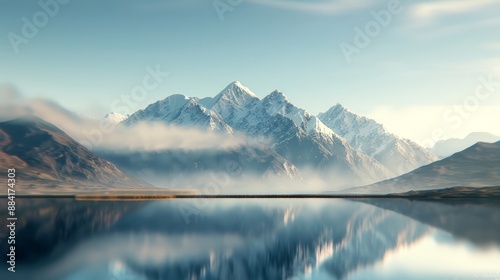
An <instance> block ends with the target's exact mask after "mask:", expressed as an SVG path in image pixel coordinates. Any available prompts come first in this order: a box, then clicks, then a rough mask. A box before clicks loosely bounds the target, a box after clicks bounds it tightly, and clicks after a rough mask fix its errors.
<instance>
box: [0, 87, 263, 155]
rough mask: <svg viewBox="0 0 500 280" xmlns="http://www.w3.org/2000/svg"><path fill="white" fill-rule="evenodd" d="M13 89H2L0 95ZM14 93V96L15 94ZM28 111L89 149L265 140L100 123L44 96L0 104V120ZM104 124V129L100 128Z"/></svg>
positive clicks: (226, 145) (203, 146)
mask: <svg viewBox="0 0 500 280" xmlns="http://www.w3.org/2000/svg"><path fill="white" fill-rule="evenodd" d="M12 94H15V92H12V91H11V90H9V91H7V90H2V92H0V98H2V100H3V99H4V97H5V96H12ZM16 96H18V95H16ZM27 114H32V115H35V116H38V117H40V118H42V119H44V120H46V121H48V122H50V123H52V124H54V125H55V126H57V127H58V128H60V129H61V130H63V131H64V132H65V133H66V134H68V135H69V136H71V137H72V138H73V139H75V140H76V141H78V142H80V143H82V144H84V145H85V146H87V147H89V148H92V149H106V150H113V151H124V150H126V151H159V150H169V149H175V150H179V149H180V150H208V149H214V150H222V149H233V148H237V147H240V146H242V145H257V144H262V143H263V142H265V139H262V140H260V139H259V140H256V139H248V138H246V137H244V136H243V135H227V134H219V133H216V132H208V131H204V130H201V129H196V128H184V127H178V126H172V125H166V124H164V123H139V124H136V125H133V126H130V127H129V126H125V125H121V124H115V125H114V126H113V125H112V129H109V127H110V125H109V124H105V125H103V120H100V119H87V118H83V117H80V116H78V115H76V114H74V113H73V112H70V111H68V110H66V109H64V108H63V107H61V106H59V105H58V104H56V103H54V102H51V101H49V100H46V99H30V100H23V99H22V98H19V96H18V98H17V99H16V100H15V101H13V102H9V103H8V104H1V105H0V121H4V120H8V119H12V118H16V117H20V116H23V115H27ZM103 127H105V129H103Z"/></svg>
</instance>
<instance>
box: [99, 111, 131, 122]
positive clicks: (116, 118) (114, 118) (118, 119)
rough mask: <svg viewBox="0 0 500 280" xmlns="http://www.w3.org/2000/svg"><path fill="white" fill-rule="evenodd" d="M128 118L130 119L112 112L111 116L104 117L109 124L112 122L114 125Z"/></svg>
mask: <svg viewBox="0 0 500 280" xmlns="http://www.w3.org/2000/svg"><path fill="white" fill-rule="evenodd" d="M127 118H128V115H127V116H124V115H122V114H120V113H115V112H111V113H109V114H106V116H104V120H106V121H108V122H112V123H119V122H122V121H124V120H126V119H127Z"/></svg>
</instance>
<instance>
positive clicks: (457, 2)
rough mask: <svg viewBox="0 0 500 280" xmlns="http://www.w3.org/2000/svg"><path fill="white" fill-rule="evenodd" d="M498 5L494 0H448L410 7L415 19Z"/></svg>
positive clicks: (429, 18)
mask: <svg viewBox="0 0 500 280" xmlns="http://www.w3.org/2000/svg"><path fill="white" fill-rule="evenodd" d="M495 4H496V5H498V1H496V0H475V1H470V0H448V1H434V2H423V3H417V4H415V5H414V6H413V8H412V12H411V14H412V16H413V17H414V18H417V19H425V20H434V19H436V18H438V17H442V16H447V15H455V14H463V13H471V12H475V11H477V10H481V9H485V8H488V7H489V6H491V5H495Z"/></svg>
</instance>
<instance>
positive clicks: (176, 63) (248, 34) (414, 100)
mask: <svg viewBox="0 0 500 280" xmlns="http://www.w3.org/2000/svg"><path fill="white" fill-rule="evenodd" d="M54 1H55V0H54ZM220 1H221V2H222V3H226V5H228V4H227V3H228V2H226V1H223V0H220ZM42 2H43V3H47V5H49V3H52V4H53V3H54V2H53V1H49V0H45V1H42ZM59 2H60V3H59ZM59 2H57V3H58V4H57V5H58V8H57V11H56V12H54V13H53V16H52V15H51V16H50V17H48V20H47V23H46V24H45V25H43V26H41V27H39V28H37V31H36V32H35V33H34V35H33V36H32V38H27V37H26V38H25V41H23V43H18V45H13V44H12V42H13V41H12V38H13V37H12V36H13V35H12V34H16V35H19V36H24V35H23V28H25V27H24V25H25V24H26V21H25V19H26V20H27V21H29V22H33V20H34V15H35V14H36V13H38V12H40V11H44V10H43V7H41V6H40V4H39V3H38V2H29V1H15V2H12V1H2V4H1V5H2V9H0V10H1V11H0V26H1V27H0V30H1V33H2V34H3V35H4V40H2V41H1V43H0V60H1V61H2V67H0V77H2V78H1V79H0V84H3V85H5V84H7V85H13V86H14V87H16V88H17V89H18V90H19V91H20V92H22V93H23V94H24V95H26V96H28V97H36V96H38V97H44V98H47V99H51V100H54V101H57V102H58V103H60V104H61V105H62V106H64V107H66V108H68V109H70V110H73V111H75V112H78V113H83V114H89V115H95V116H103V115H104V114H106V113H108V112H110V111H111V109H110V108H111V104H112V103H113V102H114V101H115V100H118V99H120V98H121V96H122V95H126V94H130V92H131V90H132V89H133V88H134V87H136V86H137V85H141V84H142V83H143V80H144V77H145V76H147V75H149V74H150V73H151V71H150V70H151V69H158V68H159V69H161V71H163V72H165V73H167V72H168V75H165V76H164V77H163V79H161V82H159V83H157V84H156V86H155V87H152V88H151V89H150V90H148V92H147V95H146V97H145V98H144V100H143V101H142V102H141V104H138V106H137V108H136V109H141V108H144V107H146V106H147V105H148V104H150V103H152V102H155V101H157V100H160V99H164V98H165V97H167V96H169V95H171V94H175V93H180V94H185V95H188V96H197V97H206V96H215V95H216V94H217V93H218V92H220V91H221V90H222V89H223V88H224V87H225V86H226V85H227V84H228V83H229V82H231V81H234V80H239V81H241V82H242V84H244V85H245V86H247V87H249V88H250V89H251V90H252V91H254V92H255V93H256V94H257V95H258V97H259V98H262V97H264V96H266V95H267V94H269V93H270V92H271V91H273V90H274V89H276V88H278V89H280V90H281V91H282V92H284V93H285V94H286V95H287V97H288V98H289V99H290V101H291V102H293V103H294V104H296V105H297V106H299V107H302V108H304V109H306V110H308V111H310V112H311V113H313V114H317V113H319V112H324V111H326V110H328V109H329V108H330V107H331V106H333V105H335V104H336V103H342V104H343V105H345V106H346V107H347V108H349V109H350V110H352V111H353V112H355V113H357V114H360V115H367V116H369V117H371V118H374V119H375V120H376V121H378V122H380V123H383V124H384V125H385V126H386V127H387V128H388V129H389V130H390V131H391V132H394V133H396V134H398V135H400V136H403V137H408V138H410V139H412V140H414V141H416V142H418V143H423V142H425V140H426V139H429V138H433V137H434V136H435V135H440V137H441V138H452V137H458V138H463V137H465V136H466V135H467V134H469V133H470V132H474V131H485V132H490V133H493V134H497V135H500V68H499V66H498V65H500V64H499V63H500V56H499V55H498V53H499V51H500V41H499V39H498V38H500V36H499V35H500V31H499V30H500V28H498V27H499V25H500V20H499V19H498V16H497V15H498V12H499V11H500V3H499V2H498V1H492V0H479V1H473V2H471V1H467V0H457V1H450V0H445V1H419V2H411V1H399V4H398V3H396V2H398V1H396V2H395V1H391V0H389V1H378V0H377V1H376V0H364V1H358V2H356V4H353V3H352V2H351V1H347V0H337V1H326V0H325V1H321V0H318V1H313V2H311V1H301V0H294V1H283V0H268V1H261V0H246V1H241V3H240V2H238V4H235V5H233V6H231V7H229V8H230V9H228V10H226V11H225V12H223V13H222V14H221V10H219V11H217V8H216V7H215V6H214V3H215V2H212V1H202V0H188V1H186V0H185V1H180V0H175V1H174V0H172V1H148V2H142V3H137V2H135V1H131V0H126V1H110V2H107V3H105V4H103V3H101V2H99V1H96V0H90V1H78V0H73V1H66V2H68V3H67V4H61V3H63V2H64V1H62V0H61V1H59ZM235 2H237V1H233V3H235ZM218 7H219V9H220V7H226V8H227V7H228V6H218ZM52 9H53V11H55V10H54V9H55V8H54V7H53V8H52ZM388 12H389V14H388ZM384 15H386V16H387V15H389V17H388V18H387V17H386V18H385V21H384V20H380V19H379V23H378V24H379V27H380V31H379V32H374V36H369V40H368V42H367V43H366V46H365V45H363V46H362V47H361V46H360V45H359V44H356V38H357V39H358V41H359V40H360V39H359V38H360V37H359V36H366V28H367V26H369V25H370V24H373V23H374V22H376V18H377V17H384ZM24 18H25V19H24ZM358 28H359V29H358ZM360 30H361V32H362V33H363V34H365V35H359V34H360ZM23 38H24V37H23ZM24 42H25V43H24ZM347 45H349V46H351V47H355V48H357V50H358V51H356V52H355V53H350V54H349V55H346V46H347ZM350 50H352V49H350ZM16 51H17V53H16ZM348 53H349V52H348ZM481 86H482V87H483V88H482V91H480V94H479V95H478V94H477V92H478V90H477V89H478V87H481Z"/></svg>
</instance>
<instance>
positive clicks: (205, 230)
mask: <svg viewBox="0 0 500 280" xmlns="http://www.w3.org/2000/svg"><path fill="white" fill-rule="evenodd" d="M0 202H1V203H2V205H7V202H6V200H5V199H4V200H0ZM16 203H17V206H18V207H17V209H18V210H17V211H18V212H17V216H18V219H19V220H18V221H17V227H16V246H17V247H16V273H10V272H8V271H7V265H5V261H3V262H2V263H3V265H2V267H3V268H2V271H1V272H0V279H41V280H44V279H55V280H87V279H93V280H100V279H111V280H122V279H123V280H124V279H127V280H132V279H140V280H147V279H190V280H194V279H231V280H234V279H236V280H245V279H250V280H254V279H500V211H499V210H500V203H499V202H498V201H491V200H471V201H464V200H453V201H447V202H436V201H410V200H404V199H359V200H343V199H224V200H220V199H219V200H216V199H199V200H196V199H192V200H187V199H186V200H169V201H148V202H146V201H77V200H72V199H22V198H18V199H17V201H16ZM0 215H3V216H1V217H0V218H1V220H0V223H2V225H4V223H5V221H6V217H5V216H4V215H5V213H3V212H2V214H0ZM2 228H5V226H2ZM2 234H3V237H5V230H4V229H2ZM5 241H6V240H5V238H2V242H1V243H0V246H1V251H2V258H3V260H5V257H6V254H7V244H6V242H5Z"/></svg>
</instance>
